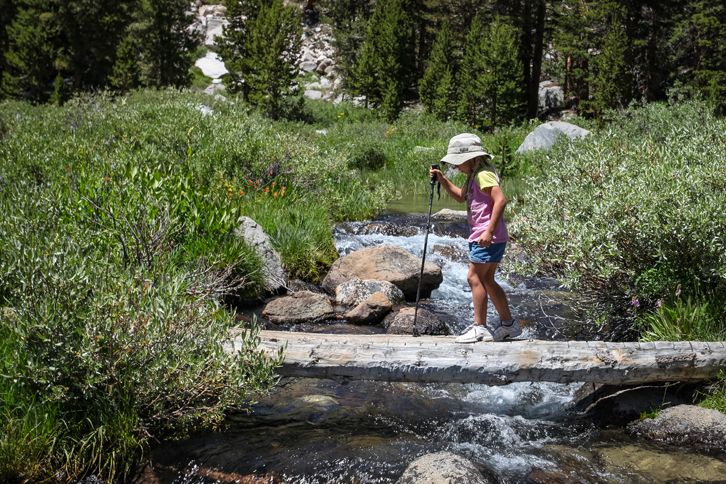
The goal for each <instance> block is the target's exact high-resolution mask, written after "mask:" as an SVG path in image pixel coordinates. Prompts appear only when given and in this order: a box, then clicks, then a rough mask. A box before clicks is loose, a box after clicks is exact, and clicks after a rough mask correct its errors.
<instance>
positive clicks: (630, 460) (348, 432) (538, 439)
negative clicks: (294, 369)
mask: <svg viewBox="0 0 726 484" xmlns="http://www.w3.org/2000/svg"><path fill="white" fill-rule="evenodd" d="M424 225H425V216H423V215H410V214H400V213H398V214H394V213H390V214H385V215H383V216H381V217H379V218H378V219H377V220H375V221H373V222H349V223H344V224H340V225H338V226H337V227H336V229H335V240H336V247H337V249H338V251H339V253H340V254H341V255H345V254H348V253H350V252H351V251H354V250H358V249H360V248H363V247H372V246H376V245H382V244H392V245H396V246H399V247H403V248H405V249H407V250H409V251H411V252H412V253H414V254H415V255H417V256H419V257H420V256H421V248H422V247H423V237H424V234H423V232H422V231H421V229H420V228H418V227H422V226H424ZM465 231H466V227H465V226H462V225H461V224H460V223H457V222H446V223H435V224H434V226H433V229H432V233H431V235H430V236H429V248H430V250H431V252H430V253H429V254H427V260H432V261H434V262H436V263H437V264H439V265H440V266H441V267H442V272H443V274H444V281H443V282H442V284H441V285H440V286H439V288H438V289H437V290H435V291H434V292H433V293H432V295H431V298H430V299H428V300H427V301H424V302H423V304H422V307H425V308H427V309H429V310H431V311H432V312H435V313H436V314H437V315H438V316H439V317H440V318H442V319H443V320H444V321H445V322H446V324H447V325H448V326H449V327H450V329H451V331H452V332H456V331H459V330H461V329H462V328H463V327H464V326H465V325H467V324H468V322H469V321H470V320H471V316H472V308H471V305H470V294H469V292H468V290H467V289H468V284H467V282H466V265H467V264H466V260H465V259H462V256H461V254H462V251H465V240H464V239H463V238H462V235H463V234H465ZM463 253H464V254H465V252H463ZM498 279H499V281H500V283H501V284H502V286H503V287H504V289H505V291H506V292H507V294H508V296H509V298H510V303H511V306H512V310H513V313H514V314H515V315H516V316H517V317H519V318H521V319H523V320H525V322H526V327H525V333H524V335H523V338H535V339H561V340H565V339H588V338H592V337H593V334H591V333H589V332H583V331H582V330H581V329H578V328H582V324H581V322H582V319H583V318H584V317H585V315H586V312H587V307H580V306H581V305H580V304H579V303H580V302H579V301H578V297H577V295H576V294H574V293H572V292H569V291H566V290H564V289H563V288H562V287H560V285H559V284H558V282H557V281H556V280H553V279H547V278H535V279H527V278H514V277H505V276H503V275H499V276H498ZM490 310H491V311H493V309H491V308H490ZM252 314H259V310H252V311H250V312H248V314H247V317H249V316H251V315H252ZM490 317H495V314H494V313H493V312H491V313H490ZM275 329H287V330H290V331H313V332H314V331H319V332H353V331H357V332H366V331H367V332H380V331H382V329H381V328H379V327H377V326H358V325H352V324H349V323H345V322H343V321H335V320H333V321H329V322H324V323H314V324H313V323H309V324H295V325H289V326H287V327H284V328H280V327H277V328H275ZM595 336H596V335H595ZM606 390H607V389H602V388H593V387H591V386H587V385H584V384H553V383H541V382H532V383H514V384H510V385H506V386H496V387H495V386H487V385H477V384H411V383H380V382H367V381H347V380H341V381H336V380H318V379H293V378H289V379H284V380H283V381H281V383H280V385H278V386H277V387H276V388H275V389H274V390H273V392H272V393H271V394H270V395H269V396H267V397H264V398H262V399H261V400H260V401H259V402H258V404H257V405H255V406H254V407H253V410H252V414H251V415H248V414H233V415H230V416H229V418H228V421H227V428H226V429H225V430H224V431H222V432H215V433H206V434H202V435H198V436H194V437H192V438H190V439H187V440H184V441H180V442H174V443H168V444H164V445H162V446H160V447H157V448H156V449H155V451H154V452H153V455H152V462H153V466H154V476H155V478H156V479H158V482H164V483H167V482H168V483H172V482H173V483H185V484H186V483H207V482H295V483H329V482H334V483H348V482H365V483H389V482H396V480H397V479H398V478H399V477H400V476H401V475H402V474H403V472H404V470H405V469H406V467H407V466H408V464H409V463H410V462H412V461H414V460H415V459H417V458H418V457H421V456H423V455H427V454H431V453H434V452H439V451H450V452H453V453H455V454H458V455H461V456H464V457H466V458H467V459H469V460H470V461H471V462H473V463H474V465H475V466H476V467H477V468H478V469H479V470H480V471H481V472H482V474H483V475H485V476H487V478H488V479H489V480H490V481H491V482H502V483H504V482H596V483H600V482H602V483H611V482H663V481H667V480H671V481H672V480H676V481H679V480H696V481H719V480H724V479H726V453H724V452H716V453H713V452H712V453H710V454H709V453H698V452H695V451H692V450H689V449H684V448H679V447H673V446H667V445H661V444H654V443H652V442H647V441H644V440H641V439H638V438H635V437H633V436H632V435H630V434H628V433H627V432H626V431H625V429H624V428H623V423H624V422H625V421H627V419H632V418H637V416H638V414H639V412H642V411H645V410H652V409H653V408H656V407H659V406H661V405H663V404H675V403H681V402H686V403H688V399H689V398H690V396H691V393H690V392H689V391H682V392H678V391H670V392H666V391H664V390H663V389H662V388H654V389H650V390H649V391H640V392H633V393H632V394H630V395H629V398H630V400H631V401H630V404H629V405H623V406H621V407H620V408H618V407H617V405H615V404H614V402H615V400H610V401H608V400H607V399H605V400H603V402H605V403H604V404H600V405H601V406H602V410H601V411H599V412H595V413H594V414H592V413H591V414H589V415H587V416H584V415H582V413H581V412H582V410H583V408H585V407H587V406H588V405H591V404H593V403H594V402H595V401H597V399H599V398H602V397H604V396H605V397H606V396H607V394H608V393H607V391H606ZM611 393H612V392H611ZM622 400H627V398H623V399H618V401H622ZM595 407H597V405H595ZM624 415H627V417H626V418H623V416H624Z"/></svg>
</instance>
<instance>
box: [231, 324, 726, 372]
mask: <svg viewBox="0 0 726 484" xmlns="http://www.w3.org/2000/svg"><path fill="white" fill-rule="evenodd" d="M240 343H241V341H240V339H239V337H236V338H235V339H233V341H232V344H230V345H228V347H227V350H228V351H233V350H234V349H235V348H239V347H240ZM259 346H260V347H261V348H262V349H264V351H265V352H267V353H269V354H271V355H276V354H277V352H278V350H279V349H280V348H281V347H283V348H285V350H284V362H283V364H282V366H281V367H280V368H278V374H280V375H282V376H297V377H312V378H340V377H344V378H351V379H356V380H378V381H411V382H444V383H445V382H459V383H484V384H489V385H503V384H507V383H511V382H518V381H549V382H558V383H571V382H596V383H604V384H613V385H623V384H639V383H649V382H664V381H698V380H708V379H711V378H713V377H715V375H716V373H717V372H718V370H719V369H720V368H726V345H725V344H724V343H723V342H715V343H704V342H688V341H686V342H655V343H637V342H636V343H608V342H602V341H539V340H521V341H511V342H502V343H476V344H457V343H455V342H454V338H453V337H450V336H448V337H447V336H421V337H418V338H414V337H411V336H394V335H350V334H313V333H294V332H283V331H262V332H261V333H260V343H259Z"/></svg>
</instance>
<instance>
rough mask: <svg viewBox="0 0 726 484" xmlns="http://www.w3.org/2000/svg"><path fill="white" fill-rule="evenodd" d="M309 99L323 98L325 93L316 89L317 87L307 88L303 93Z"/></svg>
mask: <svg viewBox="0 0 726 484" xmlns="http://www.w3.org/2000/svg"><path fill="white" fill-rule="evenodd" d="M303 95H304V96H305V97H306V98H308V99H322V98H323V93H322V92H321V91H316V90H315V89H306V90H305V93H304V94H303Z"/></svg>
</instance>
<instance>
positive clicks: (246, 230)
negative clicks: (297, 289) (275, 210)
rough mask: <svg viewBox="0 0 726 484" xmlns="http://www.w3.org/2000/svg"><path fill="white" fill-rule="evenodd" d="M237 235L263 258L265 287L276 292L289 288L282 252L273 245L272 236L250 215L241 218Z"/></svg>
mask: <svg viewBox="0 0 726 484" xmlns="http://www.w3.org/2000/svg"><path fill="white" fill-rule="evenodd" d="M239 223H240V225H239V227H238V228H237V230H235V235H236V236H237V237H239V238H241V239H242V240H244V241H245V242H246V243H247V244H248V245H250V246H251V247H253V248H254V249H255V251H256V252H257V255H259V256H260V257H261V258H262V271H263V287H264V289H265V291H266V292H268V293H271V294H276V293H279V292H284V291H285V290H286V288H287V273H286V272H285V269H284V268H283V267H282V259H281V258H280V254H278V253H277V251H276V250H275V249H274V247H272V242H271V241H270V237H269V236H268V235H267V234H266V233H265V231H264V230H262V227H260V226H259V224H258V223H257V222H255V221H254V220H252V219H251V218H249V217H244V216H243V217H240V218H239Z"/></svg>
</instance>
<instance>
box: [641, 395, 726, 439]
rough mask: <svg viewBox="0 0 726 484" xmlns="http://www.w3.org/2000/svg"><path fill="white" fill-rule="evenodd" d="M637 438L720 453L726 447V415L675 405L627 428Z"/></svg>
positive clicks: (694, 407)
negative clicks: (652, 417)
mask: <svg viewBox="0 0 726 484" xmlns="http://www.w3.org/2000/svg"><path fill="white" fill-rule="evenodd" d="M628 430H629V431H630V432H632V433H634V434H636V435H639V436H642V437H646V438H649V439H652V440H657V441H659V442H665V443H669V444H674V445H681V446H688V447H693V448H699V449H704V450H723V449H724V446H725V445H726V415H724V414H723V413H721V412H719V411H718V410H712V409H709V408H702V407H697V406H695V405H676V406H675V407H669V408H666V409H665V410H662V411H661V412H660V413H658V416H657V417H655V418H654V419H651V418H648V419H645V420H641V421H637V422H634V423H632V424H630V425H629V426H628Z"/></svg>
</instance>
